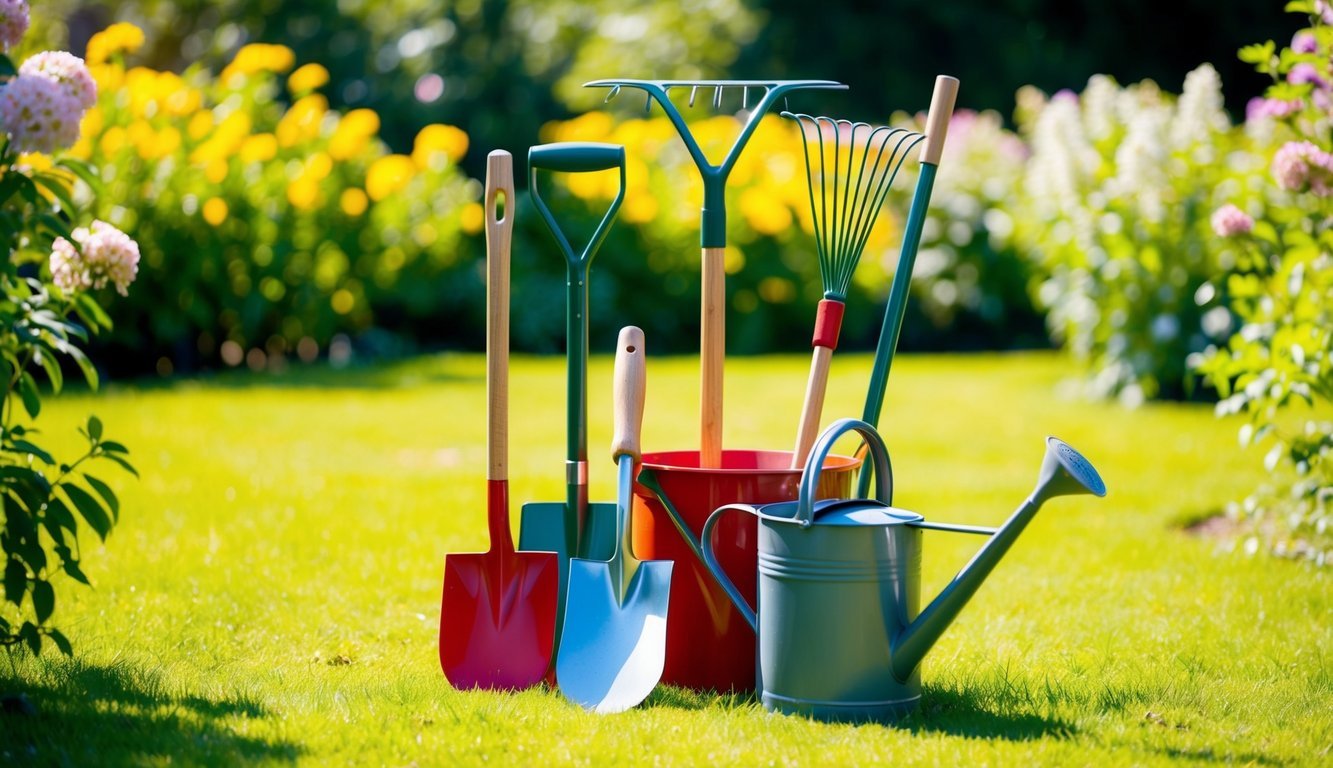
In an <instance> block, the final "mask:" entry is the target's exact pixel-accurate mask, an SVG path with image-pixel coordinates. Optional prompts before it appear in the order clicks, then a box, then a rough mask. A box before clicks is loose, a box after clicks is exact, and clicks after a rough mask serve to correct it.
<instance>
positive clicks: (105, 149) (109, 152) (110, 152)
mask: <svg viewBox="0 0 1333 768" xmlns="http://www.w3.org/2000/svg"><path fill="white" fill-rule="evenodd" d="M101 143H102V154H103V155H104V156H106V157H113V156H114V155H115V154H116V153H117V152H119V151H120V150H121V149H122V148H123V147H124V146H125V144H126V139H125V129H124V128H121V127H120V126H119V125H113V126H111V127H110V128H108V129H106V133H104V134H102V142H101Z"/></svg>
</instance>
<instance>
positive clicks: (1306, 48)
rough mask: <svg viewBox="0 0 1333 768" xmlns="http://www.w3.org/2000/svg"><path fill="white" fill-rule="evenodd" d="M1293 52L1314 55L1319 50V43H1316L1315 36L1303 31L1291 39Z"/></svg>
mask: <svg viewBox="0 0 1333 768" xmlns="http://www.w3.org/2000/svg"><path fill="white" fill-rule="evenodd" d="M1291 50H1292V51H1294V52H1296V53H1314V52H1315V51H1318V50H1319V43H1317V42H1315V39H1314V35H1312V34H1310V33H1309V32H1308V31H1307V30H1304V29H1303V30H1301V31H1300V32H1297V33H1296V34H1295V36H1293V37H1292V38H1291Z"/></svg>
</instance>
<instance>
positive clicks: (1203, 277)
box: [1016, 64, 1258, 404]
mask: <svg viewBox="0 0 1333 768" xmlns="http://www.w3.org/2000/svg"><path fill="white" fill-rule="evenodd" d="M1220 88H1221V83H1220V81H1219V80H1218V77H1217V73H1216V72H1215V71H1214V70H1213V68H1212V67H1210V66H1208V65H1206V64H1205V65H1203V66H1201V67H1199V68H1198V69H1196V70H1194V71H1193V72H1191V73H1190V74H1189V76H1188V77H1187V78H1186V80H1185V87H1184V93H1183V95H1182V96H1181V97H1180V98H1179V99H1176V98H1174V97H1172V96H1170V95H1168V94H1165V93H1163V92H1162V91H1160V90H1159V89H1158V88H1157V86H1156V85H1155V84H1153V83H1151V82H1143V83H1139V84H1137V85H1132V86H1129V87H1121V86H1119V85H1117V84H1116V83H1115V82H1114V81H1113V80H1112V79H1111V78H1109V77H1105V76H1101V75H1098V76H1095V77H1093V78H1092V79H1091V80H1090V81H1089V82H1088V87H1087V88H1086V89H1085V90H1084V92H1083V93H1082V95H1075V94H1073V93H1070V92H1061V93H1058V94H1056V95H1055V96H1054V97H1051V98H1049V99H1048V98H1047V97H1046V96H1045V95H1044V94H1041V93H1039V92H1037V91H1036V90H1035V89H1031V88H1026V89H1024V90H1022V91H1020V93H1019V105H1018V118H1019V122H1020V126H1021V130H1022V133H1023V134H1024V136H1025V137H1026V139H1027V140H1028V142H1029V143H1030V145H1031V148H1032V157H1031V160H1030V161H1029V164H1028V168H1027V174H1026V179H1025V183H1024V189H1023V191H1024V194H1023V195H1022V196H1021V202H1019V203H1018V204H1017V205H1018V207H1019V208H1020V210H1019V211H1018V212H1017V215H1016V218H1017V219H1018V222H1019V223H1018V234H1017V236H1018V237H1019V238H1020V241H1021V242H1022V243H1023V245H1024V247H1025V248H1028V249H1030V251H1031V258H1032V259H1033V260H1034V262H1035V266H1036V268H1037V270H1038V272H1039V275H1040V278H1041V279H1040V281H1039V282H1037V283H1035V285H1034V288H1035V297H1036V299H1037V301H1038V304H1039V305H1040V306H1041V307H1043V308H1044V309H1046V310H1047V311H1048V313H1049V314H1048V315H1047V324H1048V327H1049V329H1050V332H1051V335H1052V337H1053V338H1054V339H1056V340H1057V341H1059V342H1062V343H1063V344H1064V345H1065V346H1066V348H1067V349H1068V350H1069V351H1070V352H1071V353H1072V354H1073V355H1074V357H1075V358H1076V359H1078V360H1081V361H1083V362H1084V363H1086V365H1087V366H1088V369H1089V370H1090V376H1089V379H1088V380H1087V382H1086V385H1087V389H1088V391H1089V392H1090V393H1091V394H1093V395H1095V396H1111V395H1118V396H1119V397H1120V398H1121V399H1122V400H1123V401H1125V402H1128V403H1131V404H1134V403H1139V402H1142V401H1143V400H1144V399H1147V398H1154V397H1180V396H1183V395H1184V394H1185V381H1186V366H1185V359H1186V357H1187V356H1188V355H1189V354H1190V353H1191V352H1198V351H1202V350H1203V349H1204V348H1205V347H1206V346H1207V345H1208V344H1209V342H1211V341H1216V340H1220V339H1224V338H1226V336H1227V335H1228V334H1229V332H1230V328H1229V327H1228V325H1227V324H1226V323H1225V322H1219V319H1224V318H1225V312H1224V313H1223V315H1222V316H1219V315H1216V314H1213V315H1207V314H1206V310H1205V309H1204V308H1203V307H1201V306H1199V304H1198V303H1197V302H1196V301H1195V294H1196V293H1197V292H1198V291H1199V289H1200V288H1201V287H1202V286H1203V285H1204V284H1205V283H1206V282H1207V281H1208V280H1209V279H1211V278H1213V277H1214V276H1215V275H1216V274H1217V273H1218V271H1219V270H1222V269H1225V268H1226V265H1225V264H1224V262H1223V259H1222V250H1223V249H1222V246H1221V244H1219V243H1218V242H1217V241H1216V239H1215V238H1214V237H1213V236H1212V232H1211V229H1210V227H1209V216H1210V214H1211V213H1212V212H1213V210H1214V209H1215V208H1217V207H1218V205H1219V204H1220V202H1221V201H1222V200H1224V199H1225V198H1226V197H1227V195H1228V194H1230V193H1229V190H1231V189H1233V188H1234V187H1235V186H1236V185H1237V184H1242V185H1243V183H1244V182H1243V181H1237V179H1238V178H1239V179H1243V178H1245V175H1246V174H1251V173H1253V172H1254V171H1255V170H1256V163H1257V162H1258V159H1257V157H1256V156H1255V155H1253V154H1252V153H1249V152H1247V151H1245V150H1246V146H1245V141H1244V136H1243V135H1242V134H1241V132H1240V131H1238V130H1237V129H1234V128H1233V127H1232V126H1231V124H1230V121H1229V120H1228V118H1227V116H1226V114H1225V113H1224V112H1223V111H1222V107H1221V105H1222V94H1221V90H1220Z"/></svg>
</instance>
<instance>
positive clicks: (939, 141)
mask: <svg viewBox="0 0 1333 768" xmlns="http://www.w3.org/2000/svg"><path fill="white" fill-rule="evenodd" d="M957 98H958V78H956V77H949V76H948V75H940V76H939V77H936V78H935V93H934V94H933V95H932V96H931V97H930V112H929V113H928V114H927V115H926V146H925V148H924V149H922V150H921V162H923V163H930V164H931V165H939V164H940V155H941V154H943V153H944V137H945V135H946V134H948V132H949V118H950V117H952V116H953V105H954V101H956V100H957Z"/></svg>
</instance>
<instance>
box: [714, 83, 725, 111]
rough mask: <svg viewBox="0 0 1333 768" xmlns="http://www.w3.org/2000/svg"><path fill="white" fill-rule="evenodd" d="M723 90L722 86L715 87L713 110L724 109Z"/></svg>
mask: <svg viewBox="0 0 1333 768" xmlns="http://www.w3.org/2000/svg"><path fill="white" fill-rule="evenodd" d="M722 88H723V86H721V85H715V86H713V109H714V110H720V109H722Z"/></svg>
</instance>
